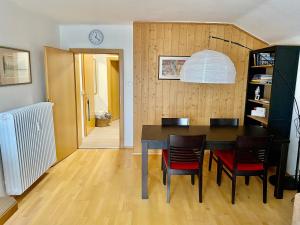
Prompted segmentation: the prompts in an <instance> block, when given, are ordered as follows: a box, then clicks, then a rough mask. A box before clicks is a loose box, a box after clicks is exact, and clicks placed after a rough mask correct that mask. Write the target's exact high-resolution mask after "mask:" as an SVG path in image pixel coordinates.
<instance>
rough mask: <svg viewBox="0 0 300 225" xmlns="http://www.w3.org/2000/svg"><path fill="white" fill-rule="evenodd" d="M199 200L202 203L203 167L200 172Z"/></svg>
mask: <svg viewBox="0 0 300 225" xmlns="http://www.w3.org/2000/svg"><path fill="white" fill-rule="evenodd" d="M198 188H199V202H200V203H202V169H201V170H199V174H198Z"/></svg>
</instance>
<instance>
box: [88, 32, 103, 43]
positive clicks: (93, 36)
mask: <svg viewBox="0 0 300 225" xmlns="http://www.w3.org/2000/svg"><path fill="white" fill-rule="evenodd" d="M89 40H90V42H91V43H92V44H93V45H100V44H101V43H102V42H103V40H104V35H103V33H102V32H101V30H98V29H94V30H92V31H91V32H90V33H89Z"/></svg>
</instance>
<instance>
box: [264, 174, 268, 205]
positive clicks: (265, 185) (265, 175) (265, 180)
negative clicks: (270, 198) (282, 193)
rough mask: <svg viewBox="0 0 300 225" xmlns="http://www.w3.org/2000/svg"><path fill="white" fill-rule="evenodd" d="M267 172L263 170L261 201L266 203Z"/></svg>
mask: <svg viewBox="0 0 300 225" xmlns="http://www.w3.org/2000/svg"><path fill="white" fill-rule="evenodd" d="M267 187H268V172H267V170H266V171H265V172H264V178H263V202H264V203H267V190H268V188H267Z"/></svg>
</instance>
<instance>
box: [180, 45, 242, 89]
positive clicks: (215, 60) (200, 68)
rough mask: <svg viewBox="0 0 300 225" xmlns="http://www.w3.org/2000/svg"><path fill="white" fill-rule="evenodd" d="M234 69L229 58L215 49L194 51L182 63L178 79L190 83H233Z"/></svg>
mask: <svg viewBox="0 0 300 225" xmlns="http://www.w3.org/2000/svg"><path fill="white" fill-rule="evenodd" d="M235 76H236V70H235V67H234V64H233V62H232V61H231V59H230V58H229V57H228V56H227V55H225V54H223V53H221V52H217V51H212V50H203V51H200V52H196V53H194V54H193V55H192V56H191V57H190V58H189V59H188V60H187V61H186V62H185V63H184V65H183V67H182V70H181V72H180V80H181V81H183V82H192V83H212V84H233V83H235Z"/></svg>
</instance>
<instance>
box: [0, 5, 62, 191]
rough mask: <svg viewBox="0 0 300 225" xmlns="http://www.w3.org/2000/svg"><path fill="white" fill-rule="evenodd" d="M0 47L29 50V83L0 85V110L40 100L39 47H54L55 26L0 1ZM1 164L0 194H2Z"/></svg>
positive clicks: (0, 175)
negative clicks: (30, 73) (30, 77)
mask: <svg viewBox="0 0 300 225" xmlns="http://www.w3.org/2000/svg"><path fill="white" fill-rule="evenodd" d="M0 27H1V30H0V46H7V47H14V48H20V49H26V50H30V53H31V69H32V84H26V85H17V86H6V87H0V112H2V111H6V110H9V109H13V108H17V107H20V106H24V105H28V104H32V103H36V102H40V101H43V100H44V99H45V98H44V96H45V85H44V83H45V82H44V68H43V65H44V55H43V46H44V45H50V46H58V44H59V38H58V37H59V35H58V26H56V25H55V23H54V22H53V21H50V20H48V19H46V18H44V17H40V16H37V15H34V14H32V13H29V12H26V11H24V10H23V9H21V8H19V7H18V6H16V5H14V4H13V3H10V2H8V1H0ZM3 183H4V182H3V172H2V163H1V165H0V196H2V195H4V194H5V192H4V188H3V185H4V184H3Z"/></svg>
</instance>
